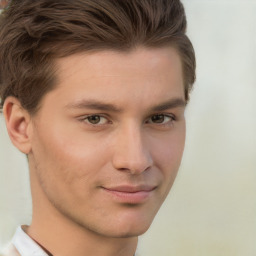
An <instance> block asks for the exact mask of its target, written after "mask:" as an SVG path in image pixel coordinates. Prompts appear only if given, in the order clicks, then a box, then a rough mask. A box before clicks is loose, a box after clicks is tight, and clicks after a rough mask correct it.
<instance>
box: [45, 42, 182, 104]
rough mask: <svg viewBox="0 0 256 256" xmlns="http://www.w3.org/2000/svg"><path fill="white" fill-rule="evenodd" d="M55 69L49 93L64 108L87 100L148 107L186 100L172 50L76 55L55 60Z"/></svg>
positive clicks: (176, 55) (180, 70) (179, 65)
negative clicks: (63, 105)
mask: <svg viewBox="0 0 256 256" xmlns="http://www.w3.org/2000/svg"><path fill="white" fill-rule="evenodd" d="M56 67H57V72H56V75H57V81H58V82H57V86H56V88H55V89H54V90H53V91H52V92H50V94H51V95H52V100H54V101H55V102H57V101H59V102H60V103H62V104H64V103H65V105H75V103H76V102H81V101H84V100H87V101H88V100H89V101H97V102H100V101H102V102H104V103H111V104H113V102H114V103H116V104H118V105H120V107H125V104H126V105H134V106H137V107H138V106H141V105H143V104H144V105H143V106H145V107H151V106H150V104H151V102H152V104H154V101H157V102H156V104H159V103H161V102H166V101H169V100H170V99H172V98H176V99H177V98H180V99H182V100H183V99H184V97H185V96H184V83H183V76H182V64H181V60H180V57H179V55H178V53H177V52H176V50H175V49H173V48H171V47H165V48H157V49H155V48H153V49H151V48H150V49H149V48H137V49H135V50H132V51H129V52H119V51H110V50H105V51H99V52H93V53H79V54H75V55H71V56H68V57H65V58H61V59H58V60H57V61H56ZM46 98H47V97H46ZM48 98H49V96H48ZM160 101H161V102H160ZM56 104H57V103H56Z"/></svg>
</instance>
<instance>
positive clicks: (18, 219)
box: [0, 0, 256, 256]
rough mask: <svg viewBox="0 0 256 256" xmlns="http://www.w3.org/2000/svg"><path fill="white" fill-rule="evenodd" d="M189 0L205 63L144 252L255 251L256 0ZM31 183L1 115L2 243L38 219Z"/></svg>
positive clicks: (227, 255)
mask: <svg viewBox="0 0 256 256" xmlns="http://www.w3.org/2000/svg"><path fill="white" fill-rule="evenodd" d="M183 2H184V5H185V8H186V11H187V17H188V24H189V28H188V32H189V35H190V37H191V39H192V41H193V44H194V46H195V50H196V54H197V63H198V68H197V82H196V84H195V89H194V91H193V93H192V97H191V102H190V104H189V106H188V109H187V113H186V115H187V128H188V131H187V145H186V150H185V155H184V159H183V163H182V167H181V170H180V173H179V175H178V177H177V180H176V183H175V185H174V187H173V190H172V192H171V194H170V196H169V198H168V200H167V201H166V203H165V204H164V206H163V208H162V209H161V211H160V212H159V214H158V215H157V217H156V219H155V221H154V223H153V225H152V227H151V229H150V230H149V232H148V233H147V234H146V235H144V236H142V238H141V241H140V244H139V254H140V255H146V256H156V255H157V256H158V255H159V256H171V255H175V256H186V255H187V256H255V255H256V242H255V241H256V185H255V184H256V150H255V147H256V135H255V131H256V117H255V116H256V100H255V96H256V75H255V73H256V0H253V1H246V0H230V1H224V0H216V1H207V0H201V1H194V0H186V1H183ZM0 119H1V118H0ZM28 184H29V183H28V171H27V165H26V160H25V158H24V157H23V156H22V155H21V154H19V153H18V152H17V150H16V149H14V148H13V147H12V145H10V142H9V140H8V138H7V134H6V131H5V128H4V123H3V120H2V119H1V120H0V230H1V231H0V247H2V246H3V245H4V244H5V243H6V242H7V241H8V240H9V239H10V237H11V235H12V233H13V232H14V230H15V227H16V226H17V225H18V224H21V223H29V221H30V219H31V203H30V194H29V185H28Z"/></svg>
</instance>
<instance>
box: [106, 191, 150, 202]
mask: <svg viewBox="0 0 256 256" xmlns="http://www.w3.org/2000/svg"><path fill="white" fill-rule="evenodd" d="M103 189H104V191H105V192H106V193H107V194H108V195H110V196H112V198H114V199H115V200H117V201H118V202H121V203H126V204H141V203H144V202H145V201H146V200H147V199H148V198H149V197H150V196H151V195H152V193H153V190H151V191H138V192H130V193H129V192H121V191H116V190H108V189H105V188H103Z"/></svg>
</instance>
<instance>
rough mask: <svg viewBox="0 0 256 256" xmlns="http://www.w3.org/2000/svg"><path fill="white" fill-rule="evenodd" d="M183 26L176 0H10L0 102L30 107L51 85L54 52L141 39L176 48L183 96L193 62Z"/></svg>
mask: <svg viewBox="0 0 256 256" xmlns="http://www.w3.org/2000/svg"><path fill="white" fill-rule="evenodd" d="M186 26H187V22H186V16H185V12H184V8H183V5H182V3H181V2H180V1H179V0H76V1H73V0H61V1H59V0H36V1H34V0H22V1H20V0H19V1H17V0H13V1H12V3H11V5H10V6H9V7H8V8H7V9H6V10H5V11H4V12H3V13H2V15H1V16H0V61H1V65H0V98H1V102H0V107H2V106H3V103H4V101H5V99H6V97H8V96H14V97H16V98H18V99H19V100H20V102H21V104H22V106H23V107H24V108H25V109H27V110H28V111H29V112H30V113H35V112H36V110H37V109H38V106H39V103H40V100H41V99H42V97H43V96H44V95H45V94H46V93H47V92H48V91H50V90H52V89H53V88H54V86H55V85H56V76H55V75H54V59H56V58H61V57H65V56H69V55H71V54H75V53H79V52H86V51H98V50H107V49H113V50H118V51H129V50H132V49H133V48H135V47H136V46H140V45H141V46H145V47H152V48H154V47H162V46H167V45H170V46H173V47H175V48H176V49H177V51H178V53H179V55H180V57H181V60H182V64H183V74H184V83H185V98H186V100H188V98H189V92H190V90H191V87H192V85H193V83H194V81H195V66H196V64H195V54H194V50H193V46H192V44H191V42H190V40H189V39H188V37H187V36H186V34H185V32H186Z"/></svg>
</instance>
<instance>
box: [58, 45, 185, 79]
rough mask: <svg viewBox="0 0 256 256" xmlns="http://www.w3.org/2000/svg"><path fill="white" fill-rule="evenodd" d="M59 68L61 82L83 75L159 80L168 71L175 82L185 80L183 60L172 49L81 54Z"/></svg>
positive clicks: (64, 60)
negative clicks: (146, 77)
mask: <svg viewBox="0 0 256 256" xmlns="http://www.w3.org/2000/svg"><path fill="white" fill-rule="evenodd" d="M56 66H57V70H58V72H57V74H58V78H59V81H60V82H63V81H64V80H66V79H68V78H74V76H76V75H77V74H79V75H81V74H82V73H84V78H86V79H91V78H97V77H104V76H113V77H114V76H124V77H135V76H143V75H147V76H149V75H151V76H154V75H157V76H159V75H161V74H162V73H164V71H168V73H169V74H170V76H172V77H173V79H174V78H176V77H179V78H180V77H182V63H181V59H180V56H179V55H178V53H177V51H176V49H174V48H172V47H163V48H144V47H140V48H136V49H134V50H130V51H115V50H104V51H98V52H92V53H78V54H75V55H71V56H68V57H65V58H61V59H58V60H57V61H56ZM165 76H166V74H165Z"/></svg>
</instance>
